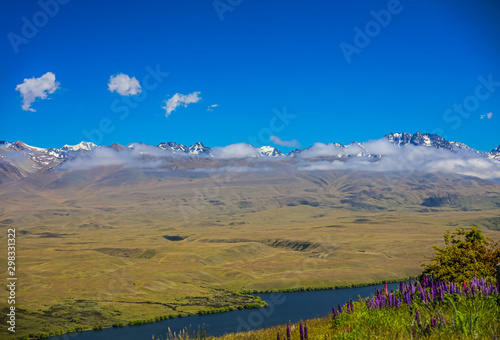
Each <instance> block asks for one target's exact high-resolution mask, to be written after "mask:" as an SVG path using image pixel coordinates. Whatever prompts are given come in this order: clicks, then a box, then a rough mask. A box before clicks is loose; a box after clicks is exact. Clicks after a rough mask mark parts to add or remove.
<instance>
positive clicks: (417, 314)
mask: <svg viewBox="0 0 500 340" xmlns="http://www.w3.org/2000/svg"><path fill="white" fill-rule="evenodd" d="M415 320H416V321H417V325H418V326H419V327H420V326H421V325H420V313H419V312H418V309H416V308H415Z"/></svg>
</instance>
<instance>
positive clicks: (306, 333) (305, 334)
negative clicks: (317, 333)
mask: <svg viewBox="0 0 500 340" xmlns="http://www.w3.org/2000/svg"><path fill="white" fill-rule="evenodd" d="M304 339H305V340H309V332H308V330H307V325H305V326H304Z"/></svg>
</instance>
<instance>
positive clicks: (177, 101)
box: [162, 92, 201, 117]
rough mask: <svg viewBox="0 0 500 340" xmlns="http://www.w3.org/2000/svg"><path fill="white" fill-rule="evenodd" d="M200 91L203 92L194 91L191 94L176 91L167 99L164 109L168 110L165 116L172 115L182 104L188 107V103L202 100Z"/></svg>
mask: <svg viewBox="0 0 500 340" xmlns="http://www.w3.org/2000/svg"><path fill="white" fill-rule="evenodd" d="M200 93H201V92H193V93H190V94H180V93H176V94H174V95H173V96H172V98H170V99H169V100H165V106H162V109H165V111H166V113H165V117H168V116H170V114H171V113H172V112H173V111H175V109H176V108H177V107H179V106H180V105H182V106H184V107H186V106H188V104H192V103H197V102H199V101H200V100H201V97H200V96H199V94H200Z"/></svg>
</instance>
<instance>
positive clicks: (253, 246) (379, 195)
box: [0, 151, 500, 335]
mask: <svg viewBox="0 0 500 340" xmlns="http://www.w3.org/2000/svg"><path fill="white" fill-rule="evenodd" d="M11 152H12V151H11ZM141 157H143V158H142V160H143V163H141V165H138V164H137V163H133V164H130V163H125V164H107V165H102V164H99V165H98V166H80V167H67V168H54V167H48V168H40V169H36V170H30V171H28V169H33V168H30V167H29V166H28V167H26V164H28V163H26V162H27V161H26V159H31V158H29V157H27V158H23V159H24V160H23V161H22V162H21V161H18V162H17V163H16V162H14V163H7V162H3V163H2V164H3V167H2V168H1V170H0V172H1V173H2V174H3V177H2V179H3V180H2V183H1V184H0V201H1V202H2V204H1V206H0V225H1V226H2V227H3V229H7V228H15V229H16V235H17V249H16V250H17V259H16V261H17V266H18V268H17V272H18V273H19V274H18V291H17V294H18V300H17V304H16V305H17V306H18V308H20V309H21V310H20V311H19V313H18V318H19V319H18V325H19V332H18V333H16V335H21V334H24V333H25V332H33V331H50V330H54V329H66V328H68V327H70V326H71V327H74V326H75V325H82V326H84V327H87V328H91V327H92V326H93V325H95V324H102V325H104V326H108V327H109V326H111V325H112V324H114V323H118V322H125V323H126V322H127V321H129V320H133V319H141V318H151V317H155V316H157V315H165V314H174V315H177V314H179V313H180V314H187V313H196V312H197V311H198V310H200V309H207V308H218V307H227V306H236V305H241V304H243V303H245V302H246V300H245V299H244V298H242V297H238V296H235V295H233V294H232V292H234V291H238V290H241V289H259V290H262V289H275V288H277V289H283V288H292V287H300V286H325V285H337V284H349V283H360V282H370V281H375V280H388V279H397V278H402V277H405V276H408V275H416V274H418V273H420V271H421V263H422V259H424V258H425V257H427V256H430V255H431V254H432V245H433V244H440V243H441V240H442V235H443V232H444V231H445V230H446V228H456V227H457V226H463V227H470V226H471V225H476V226H478V227H480V228H482V229H483V232H484V234H485V235H486V236H489V237H491V238H493V239H495V240H498V239H500V230H499V223H498V219H499V218H500V185H498V184H496V183H495V182H494V180H492V179H488V178H479V177H477V176H472V175H468V174H460V173H456V172H426V171H422V169H420V168H415V169H413V170H412V169H408V170H404V171H403V170H401V169H395V170H394V171H374V170H362V169H358V168H343V169H324V170H323V169H318V168H317V167H315V168H311V166H313V165H318V164H323V162H325V161H329V162H340V163H342V164H348V163H349V162H351V161H350V160H346V159H342V157H340V158H336V157H332V156H330V158H327V157H320V158H314V159H308V160H307V163H304V162H305V161H304V160H303V159H299V158H296V157H285V156H279V157H276V158H273V159H269V158H266V157H264V158H258V159H248V158H239V159H221V158H217V157H190V158H170V159H168V160H167V161H163V162H161V163H159V164H158V163H153V162H156V161H157V159H156V158H154V157H152V156H151V155H148V154H144V153H143V154H141ZM364 157H365V158H366V159H365V158H363V157H360V158H361V159H363V162H365V161H366V162H368V163H367V164H369V165H370V164H376V163H377V162H381V160H377V159H376V157H370V156H364ZM481 157H482V156H481ZM19 159H21V158H19ZM70 161H71V159H70V160H67V159H66V160H65V161H62V162H61V163H58V164H59V165H58V166H63V165H64V164H65V163H66V162H70ZM488 161H490V162H497V161H496V160H491V159H489V160H488ZM31 162H33V159H31ZM80 164H85V163H80ZM21 165H23V166H25V167H24V168H23V167H22V166H21ZM0 237H1V238H2V239H3V241H2V244H6V240H5V237H6V235H5V233H4V234H3V235H1V236H0ZM2 270H3V271H2V275H4V276H5V275H6V272H5V270H4V267H2ZM2 292H3V293H2V294H4V295H5V294H6V291H5V290H2ZM4 298H6V296H4ZM3 314H4V315H5V313H3ZM71 320H73V321H71ZM75 320H77V321H75ZM4 325H5V322H3V321H2V326H1V327H2V331H4V330H5V326H4Z"/></svg>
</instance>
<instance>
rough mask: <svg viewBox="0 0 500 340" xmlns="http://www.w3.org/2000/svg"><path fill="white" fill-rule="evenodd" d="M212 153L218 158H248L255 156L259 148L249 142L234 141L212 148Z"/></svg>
mask: <svg viewBox="0 0 500 340" xmlns="http://www.w3.org/2000/svg"><path fill="white" fill-rule="evenodd" d="M212 155H214V157H215V158H219V159H235V158H248V157H257V156H258V155H259V150H257V148H256V147H254V146H252V145H249V144H245V143H236V144H231V145H228V146H224V147H215V148H212Z"/></svg>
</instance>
